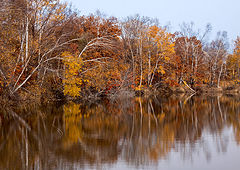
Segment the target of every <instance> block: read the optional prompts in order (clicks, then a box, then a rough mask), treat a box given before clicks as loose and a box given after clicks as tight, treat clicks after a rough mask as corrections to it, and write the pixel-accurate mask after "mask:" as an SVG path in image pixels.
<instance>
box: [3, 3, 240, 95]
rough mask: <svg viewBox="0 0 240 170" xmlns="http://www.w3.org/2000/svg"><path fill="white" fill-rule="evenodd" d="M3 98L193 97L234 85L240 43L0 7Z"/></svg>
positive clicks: (155, 26) (52, 7)
mask: <svg viewBox="0 0 240 170" xmlns="http://www.w3.org/2000/svg"><path fill="white" fill-rule="evenodd" d="M0 6H1V9H0V27H1V28H0V94H1V95H2V96H9V97H11V96H12V97H13V98H16V97H20V98H24V97H25V98H26V96H28V94H31V95H33V96H43V95H45V96H55V97H57V98H61V97H63V96H64V95H65V96H70V97H78V96H89V95H102V94H104V95H107V94H115V93H116V92H118V91H119V90H122V89H126V90H141V89H144V88H154V87H158V86H161V85H168V86H169V87H178V86H181V84H185V85H187V86H189V88H192V89H195V88H197V87H201V86H207V87H221V83H222V82H226V81H228V82H232V83H235V84H237V83H239V78H240V69H239V64H240V60H239V59H240V38H239V37H238V38H237V39H236V41H235V43H234V51H233V53H232V54H230V53H229V49H228V48H229V43H228V38H227V33H226V32H219V33H218V34H217V36H216V39H214V40H212V41H211V42H208V41H207V40H206V39H207V35H208V33H209V32H210V31H211V25H209V24H208V25H207V26H206V30H205V31H204V32H198V31H195V30H194V29H193V24H192V23H190V24H186V23H184V24H182V25H181V30H180V31H179V32H176V33H174V34H173V33H170V32H169V31H168V29H167V27H166V26H165V27H164V26H161V25H160V24H159V21H158V20H157V19H151V18H148V17H141V16H139V15H135V16H131V17H127V18H125V19H124V20H118V19H117V18H115V17H105V16H104V15H101V14H100V13H97V14H95V15H93V14H92V15H89V16H81V15H80V14H79V12H76V11H73V10H72V9H71V8H70V7H69V6H68V5H67V4H65V3H61V2H60V1H59V0H50V1H48V0H31V1H30V0H14V1H12V0H2V1H1V2H0Z"/></svg>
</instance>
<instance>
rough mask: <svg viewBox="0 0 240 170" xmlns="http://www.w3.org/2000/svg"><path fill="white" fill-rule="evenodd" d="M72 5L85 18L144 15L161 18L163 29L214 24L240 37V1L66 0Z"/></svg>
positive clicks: (221, 29) (173, 29)
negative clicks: (183, 23)
mask: <svg viewBox="0 0 240 170" xmlns="http://www.w3.org/2000/svg"><path fill="white" fill-rule="evenodd" d="M66 1H67V2H72V5H73V7H74V8H77V9H78V10H79V11H80V12H81V14H83V15H87V14H89V13H94V12H95V11H96V10H100V11H101V12H103V13H105V14H107V15H108V16H115V17H118V18H124V17H126V16H129V15H134V14H137V13H138V14H140V15H142V16H148V17H153V18H158V19H159V21H160V23H161V24H162V25H166V24H167V23H169V22H170V23H171V27H172V29H171V31H175V30H178V29H179V27H178V26H179V24H181V23H182V22H184V21H185V22H191V21H193V22H194V23H195V25H196V26H197V28H200V29H203V28H204V26H205V25H206V24H207V23H211V24H212V27H213V31H212V33H211V38H214V37H215V34H216V32H217V31H227V32H228V37H229V40H230V43H231V40H232V39H236V37H237V35H238V36H240V0H118V1H114V0H66Z"/></svg>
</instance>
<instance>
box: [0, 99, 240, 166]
mask: <svg viewBox="0 0 240 170" xmlns="http://www.w3.org/2000/svg"><path fill="white" fill-rule="evenodd" d="M239 99H240V98H239V97H238V98H237V97H229V96H215V97H210V96H171V97H170V98H167V99H165V98H161V97H152V98H148V99H147V98H129V99H124V100H120V99H119V100H116V101H107V100H106V101H103V102H101V103H98V104H76V103H73V102H70V103H68V104H65V105H56V104H55V105H54V104H51V105H50V104H48V105H37V104H32V105H29V106H18V107H13V108H2V109H1V110H0V111H1V112H0V113H1V114H0V132H1V134H0V157H1V159H0V169H72V168H73V169H74V168H76V167H80V168H84V167H88V168H91V167H92V168H94V167H95V168H96V167H97V168H101V167H102V166H105V165H109V166H111V165H114V164H115V163H117V162H118V161H119V160H124V163H125V164H126V165H129V166H134V167H141V166H148V165H151V164H157V163H158V162H159V160H164V159H169V153H171V152H173V151H174V152H178V153H180V154H181V157H182V159H192V158H193V157H194V156H193V155H194V153H197V152H200V151H202V152H203V153H204V154H205V158H204V159H207V160H209V161H210V160H211V150H213V149H216V150H217V151H218V152H219V153H221V152H227V146H228V145H229V140H230V139H229V137H226V136H224V129H232V131H233V136H234V139H235V142H236V143H237V144H238V145H239V144H240V121H239V118H240V116H239V114H240V100H239ZM210 139H213V141H214V145H215V146H214V147H216V148H209V145H208V143H209V142H210V141H211V140H210ZM179 161H182V160H179Z"/></svg>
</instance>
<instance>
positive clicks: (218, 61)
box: [204, 32, 229, 87]
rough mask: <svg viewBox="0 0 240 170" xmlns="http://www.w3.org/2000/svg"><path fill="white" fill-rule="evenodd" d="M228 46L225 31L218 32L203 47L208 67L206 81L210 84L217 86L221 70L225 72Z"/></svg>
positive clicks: (221, 73)
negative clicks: (213, 38)
mask: <svg viewBox="0 0 240 170" xmlns="http://www.w3.org/2000/svg"><path fill="white" fill-rule="evenodd" d="M228 47H229V44H228V40H227V32H218V33H217V37H216V39H215V40H213V41H212V42H211V43H210V44H209V45H208V46H206V47H205V49H204V51H205V55H206V60H207V68H208V71H207V74H208V76H207V77H209V80H208V82H209V85H210V86H218V87H219V85H220V80H221V77H222V76H223V72H226V69H225V68H226V59H227V56H228V51H227V50H228ZM224 70H225V71H224Z"/></svg>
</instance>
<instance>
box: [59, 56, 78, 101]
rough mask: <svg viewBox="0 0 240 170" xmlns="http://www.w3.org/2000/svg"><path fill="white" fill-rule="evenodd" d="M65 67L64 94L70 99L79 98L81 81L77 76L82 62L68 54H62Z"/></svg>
mask: <svg viewBox="0 0 240 170" xmlns="http://www.w3.org/2000/svg"><path fill="white" fill-rule="evenodd" d="M62 56H63V57H64V60H63V62H64V65H65V79H64V80H63V83H64V94H65V95H69V96H71V97H77V96H79V95H80V94H79V92H80V91H81V85H82V79H81V77H80V76H79V74H80V72H81V69H82V66H83V61H82V59H81V58H79V57H76V56H72V55H71V54H70V53H69V52H63V53H62Z"/></svg>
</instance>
